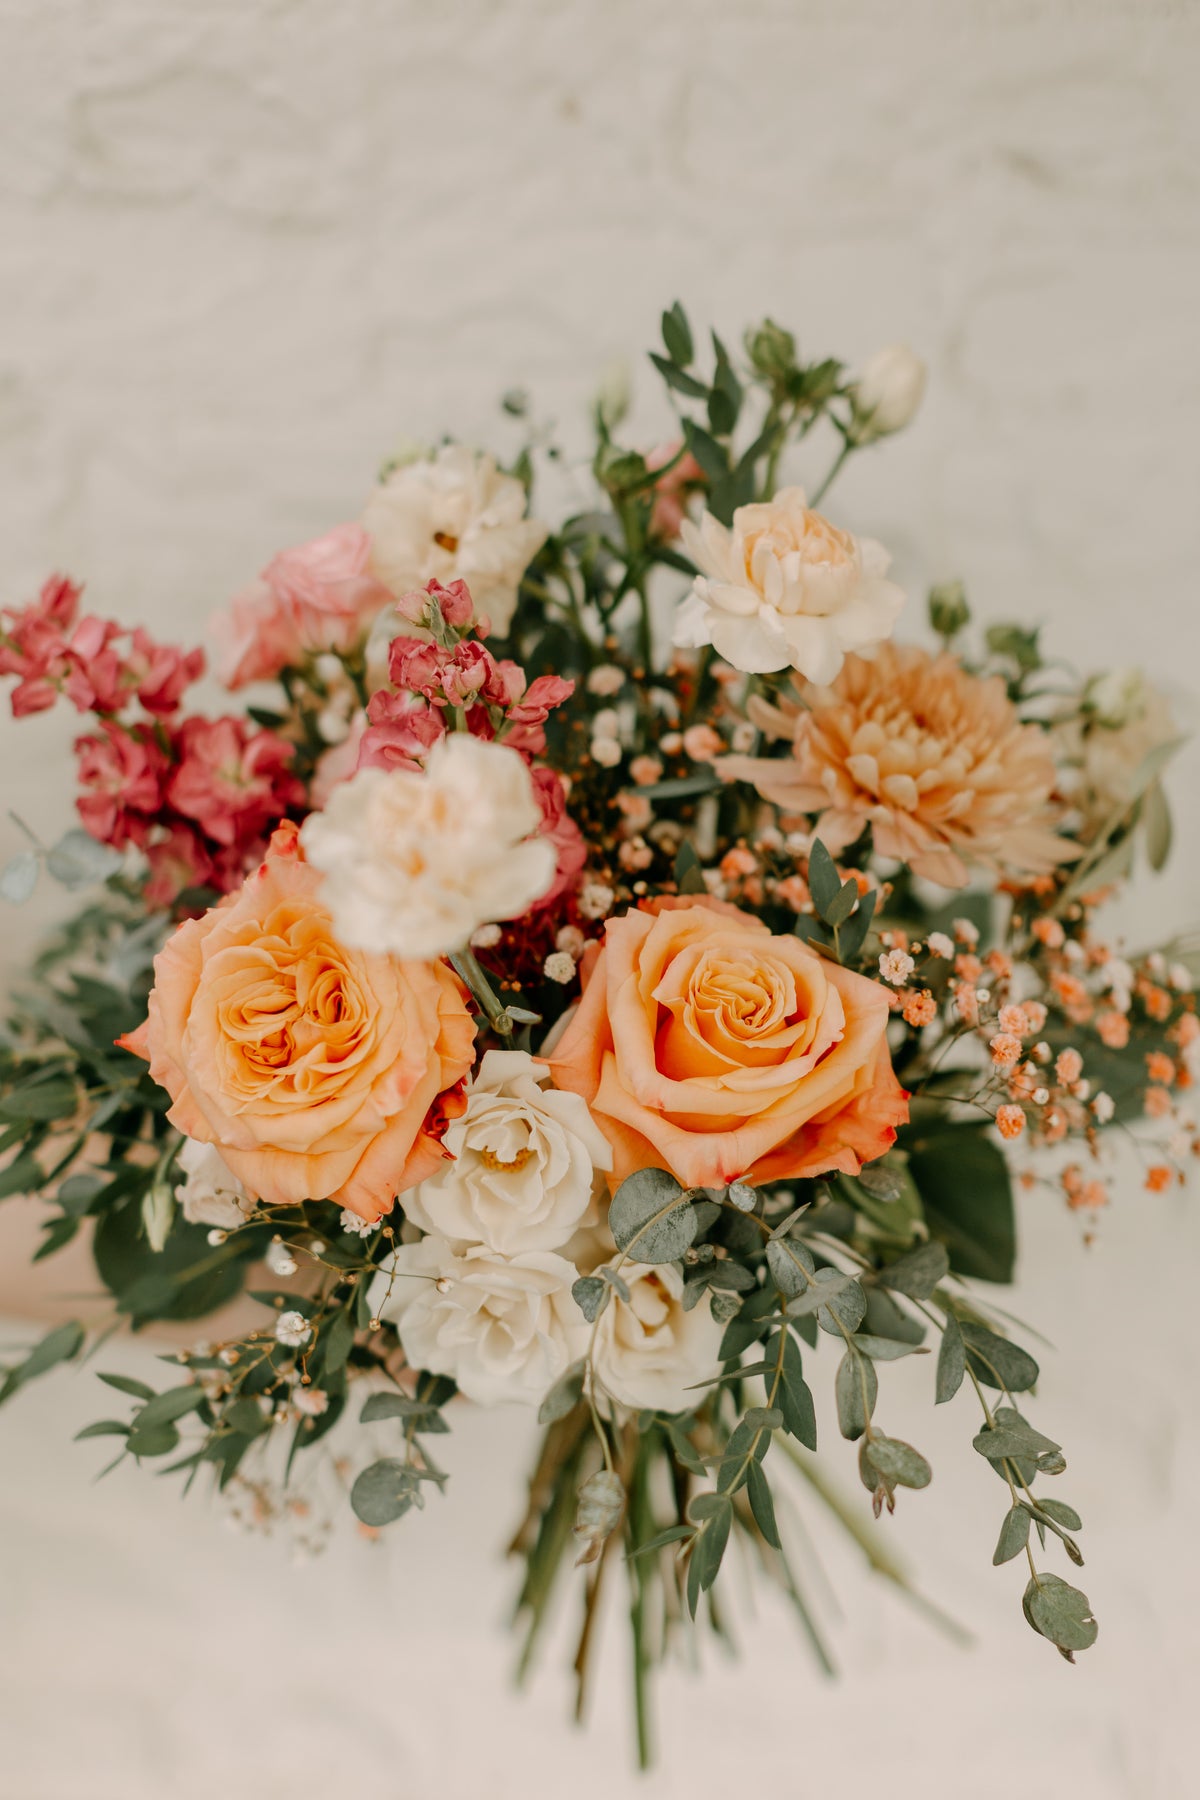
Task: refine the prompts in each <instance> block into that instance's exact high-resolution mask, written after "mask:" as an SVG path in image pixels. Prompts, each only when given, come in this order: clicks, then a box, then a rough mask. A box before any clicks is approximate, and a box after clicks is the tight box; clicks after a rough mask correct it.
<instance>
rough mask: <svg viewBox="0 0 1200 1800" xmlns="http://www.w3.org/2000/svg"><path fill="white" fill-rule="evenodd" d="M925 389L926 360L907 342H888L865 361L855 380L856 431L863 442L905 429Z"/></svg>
mask: <svg viewBox="0 0 1200 1800" xmlns="http://www.w3.org/2000/svg"><path fill="white" fill-rule="evenodd" d="M924 392H925V364H924V363H923V362H922V361H921V359H920V357H919V356H917V355H916V354H915V353H914V352H913V351H912V350H910V349H909V348H908V346H907V345H906V344H888V345H887V346H886V348H884V349H883V350H877V351H876V352H875V354H874V356H869V357H868V358H867V360H866V362H865V363H864V364H863V371H862V374H861V375H860V376H859V378H858V380H857V381H856V382H855V384H854V389H853V400H854V424H853V426H852V428H851V429H852V435H853V437H854V440H855V441H856V442H857V443H860V444H869V443H870V442H871V441H872V440H873V439H874V438H881V437H888V436H890V434H891V433H892V432H893V431H903V429H904V427H905V426H906V425H907V424H909V423H910V422H911V421H912V419H913V418H914V417H915V415H916V411H917V408H918V407H919V406H920V404H921V396H922V395H923V394H924Z"/></svg>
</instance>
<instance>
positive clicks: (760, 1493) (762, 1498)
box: [746, 1462, 780, 1550]
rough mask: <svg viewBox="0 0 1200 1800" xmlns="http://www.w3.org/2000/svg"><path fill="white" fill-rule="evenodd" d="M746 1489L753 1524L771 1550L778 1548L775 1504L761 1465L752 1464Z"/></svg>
mask: <svg viewBox="0 0 1200 1800" xmlns="http://www.w3.org/2000/svg"><path fill="white" fill-rule="evenodd" d="M746 1488H747V1491H748V1492H749V1495H750V1510H751V1512H752V1513H753V1514H754V1523H755V1524H756V1525H757V1526H758V1529H759V1530H760V1531H761V1532H762V1534H763V1536H764V1537H765V1538H766V1540H767V1542H768V1544H770V1546H771V1548H772V1549H773V1550H778V1549H779V1548H780V1544H779V1526H778V1525H777V1524H776V1522H775V1502H774V1501H773V1500H772V1498H771V1484H770V1482H769V1481H768V1480H767V1478H766V1476H765V1475H764V1473H763V1469H762V1464H761V1463H757V1462H752V1463H751V1464H750V1468H749V1472H748V1474H747V1477H746Z"/></svg>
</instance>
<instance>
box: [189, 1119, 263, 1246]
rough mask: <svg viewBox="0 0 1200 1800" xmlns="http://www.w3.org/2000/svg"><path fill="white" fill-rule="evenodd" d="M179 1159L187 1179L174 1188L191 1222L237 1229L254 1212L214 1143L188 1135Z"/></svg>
mask: <svg viewBox="0 0 1200 1800" xmlns="http://www.w3.org/2000/svg"><path fill="white" fill-rule="evenodd" d="M176 1161H177V1162H178V1164H179V1167H180V1168H181V1169H182V1170H183V1173H184V1176H185V1177H186V1179H185V1180H184V1181H183V1182H182V1184H181V1185H180V1186H179V1187H177V1188H176V1189H175V1198H176V1199H177V1200H178V1202H179V1204H180V1207H181V1208H182V1210H183V1216H184V1218H185V1219H186V1220H187V1221H188V1223H189V1224H191V1225H214V1226H216V1227H218V1228H219V1229H220V1230H222V1231H236V1230H237V1228H238V1226H239V1225H244V1224H245V1222H246V1220H247V1218H248V1217H249V1215H250V1214H251V1213H252V1212H253V1211H254V1200H253V1197H252V1196H251V1195H250V1194H248V1193H247V1192H246V1190H245V1188H244V1187H243V1186H242V1184H241V1182H240V1181H239V1180H238V1178H237V1176H236V1175H235V1174H234V1173H233V1171H232V1169H230V1168H229V1167H228V1166H227V1165H226V1163H225V1161H224V1159H223V1158H222V1156H221V1154H220V1152H219V1151H218V1150H217V1149H216V1148H215V1146H214V1145H212V1144H201V1143H198V1142H197V1141H196V1140H195V1139H194V1138H185V1140H184V1143H183V1147H182V1149H181V1150H180V1152H179V1155H178V1157H177V1158H176Z"/></svg>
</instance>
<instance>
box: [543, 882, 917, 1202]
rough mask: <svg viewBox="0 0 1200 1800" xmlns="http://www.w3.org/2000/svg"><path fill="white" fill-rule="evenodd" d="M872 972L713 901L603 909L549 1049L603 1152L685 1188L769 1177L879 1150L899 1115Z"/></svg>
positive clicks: (627, 1170) (850, 1163) (853, 1161)
mask: <svg viewBox="0 0 1200 1800" xmlns="http://www.w3.org/2000/svg"><path fill="white" fill-rule="evenodd" d="M887 1021H888V996H887V994H886V993H885V992H884V990H883V988H881V987H880V985H879V984H878V982H875V981H868V980H867V979H866V978H865V977H864V976H862V975H854V974H851V973H850V971H849V970H847V969H842V968H839V967H838V966H837V964H836V963H831V962H827V961H825V959H824V958H823V957H820V956H818V955H817V954H816V952H815V951H813V950H810V949H809V948H808V946H807V944H804V943H802V942H801V941H800V939H799V938H795V937H773V936H772V935H771V933H770V932H769V931H768V929H767V927H766V926H765V925H764V924H763V923H762V922H761V920H759V919H756V918H753V917H751V916H750V915H749V914H748V913H744V912H741V911H740V910H739V909H738V908H737V907H733V906H727V905H724V904H722V903H720V902H716V901H705V900H704V899H700V900H691V899H682V898H681V899H679V900H676V901H658V902H653V903H651V905H650V906H648V907H645V908H643V909H642V910H640V911H637V912H629V913H625V914H624V915H623V916H622V917H620V918H617V919H610V920H609V921H608V924H607V925H606V927H605V945H604V948H603V950H602V951H601V952H600V954H599V956H598V957H597V959H596V962H595V966H594V968H593V970H592V975H591V979H590V981H589V982H588V985H587V988H586V990H585V992H584V996H583V999H582V1001H581V1002H580V1006H579V1010H578V1012H577V1013H576V1014H575V1016H574V1018H573V1019H572V1020H571V1022H570V1024H569V1025H568V1027H567V1029H566V1031H565V1033H564V1034H563V1037H562V1039H561V1040H560V1042H559V1044H558V1046H557V1048H556V1049H555V1051H554V1054H553V1056H552V1058H551V1059H550V1060H551V1066H552V1067H553V1069H554V1078H555V1081H556V1082H557V1084H558V1086H559V1087H561V1088H566V1089H568V1091H570V1092H571V1093H576V1094H582V1095H583V1097H584V1099H585V1100H587V1102H588V1104H589V1106H590V1107H591V1109H592V1113H593V1115H594V1117H595V1119H596V1122H597V1124H598V1125H599V1126H600V1129H601V1130H602V1131H603V1132H604V1134H605V1136H606V1137H607V1138H608V1140H609V1142H610V1143H611V1144H612V1146H613V1150H614V1153H615V1168H614V1172H613V1179H614V1181H617V1182H619V1181H622V1180H623V1179H624V1178H625V1176H627V1175H629V1174H631V1173H632V1172H633V1171H634V1170H635V1169H641V1168H645V1167H647V1166H648V1165H655V1166H658V1167H663V1168H667V1169H669V1170H671V1172H672V1173H673V1174H674V1175H676V1176H677V1177H678V1179H679V1180H680V1181H682V1182H683V1183H684V1184H685V1186H687V1187H716V1186H719V1185H722V1184H724V1183H725V1182H728V1181H732V1180H734V1179H735V1177H736V1178H739V1179H741V1180H742V1181H748V1182H750V1183H756V1184H761V1183H762V1182H766V1181H782V1180H787V1179H789V1178H794V1177H797V1176H802V1175H819V1174H822V1173H823V1172H825V1171H827V1170H833V1169H840V1170H842V1171H843V1172H844V1173H845V1174H847V1175H856V1174H857V1173H858V1171H859V1169H860V1168H861V1167H862V1165H863V1163H864V1162H869V1161H870V1160H871V1159H872V1158H873V1157H876V1156H881V1155H882V1154H883V1152H884V1151H885V1150H886V1149H887V1147H888V1145H889V1144H891V1143H892V1142H893V1140H894V1138H895V1136H896V1126H897V1125H900V1124H902V1123H903V1122H904V1120H905V1119H907V1117H908V1096H907V1094H906V1093H905V1092H904V1089H903V1088H902V1087H901V1086H900V1084H899V1082H898V1081H897V1080H896V1077H895V1075H894V1074H893V1073H892V1065H891V1061H890V1059H889V1056H888V1048H887V1039H886V1036H885V1031H886V1027H887Z"/></svg>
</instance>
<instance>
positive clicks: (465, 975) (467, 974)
mask: <svg viewBox="0 0 1200 1800" xmlns="http://www.w3.org/2000/svg"><path fill="white" fill-rule="evenodd" d="M449 960H450V964H451V967H452V968H453V969H454V970H455V973H456V974H458V975H459V976H460V977H461V978H462V980H463V981H465V982H466V984H467V986H468V987H469V988H470V990H471V992H472V994H473V995H474V996H475V998H476V1000H478V1002H479V1004H480V1006H481V1008H482V1009H483V1012H484V1014H485V1015H486V1017H487V1020H488V1023H489V1024H490V1025H491V1027H492V1029H493V1031H495V1032H496V1033H497V1034H498V1036H500V1037H511V1036H512V1031H513V1022H512V1019H511V1018H510V1017H509V1013H508V1008H507V1007H506V1006H505V1005H504V1002H503V1001H502V1000H501V999H500V996H499V995H498V994H497V993H496V991H495V989H494V988H493V986H492V984H491V982H490V981H489V980H488V978H487V975H486V973H485V971H484V970H483V969H482V968H480V966H479V960H478V958H477V957H476V955H475V952H474V951H473V950H472V949H471V946H470V945H469V944H464V946H463V948H462V949H461V950H454V951H452V952H451V954H450V959H449Z"/></svg>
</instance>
